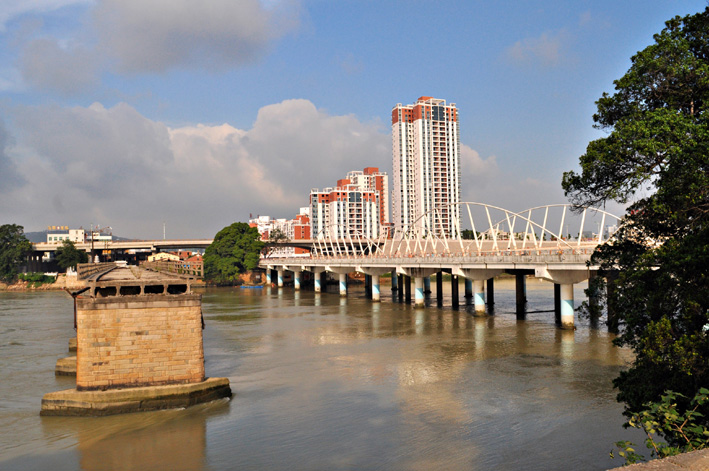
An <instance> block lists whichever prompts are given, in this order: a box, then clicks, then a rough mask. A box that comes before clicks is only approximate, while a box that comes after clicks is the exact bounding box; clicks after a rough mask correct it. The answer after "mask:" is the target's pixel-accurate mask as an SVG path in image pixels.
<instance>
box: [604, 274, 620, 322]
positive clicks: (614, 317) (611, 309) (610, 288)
mask: <svg viewBox="0 0 709 471" xmlns="http://www.w3.org/2000/svg"><path fill="white" fill-rule="evenodd" d="M617 278H618V274H617V273H609V274H608V276H607V277H606V296H608V297H607V299H608V318H607V320H606V325H607V326H608V330H609V331H610V332H618V312H617V311H616V307H615V303H614V302H613V297H614V296H615V281H616V279H617Z"/></svg>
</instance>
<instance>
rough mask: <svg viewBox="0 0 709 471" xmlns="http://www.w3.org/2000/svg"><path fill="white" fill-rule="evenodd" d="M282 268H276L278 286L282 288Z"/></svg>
mask: <svg viewBox="0 0 709 471" xmlns="http://www.w3.org/2000/svg"><path fill="white" fill-rule="evenodd" d="M284 271H285V270H284V269H283V268H279V269H278V287H279V288H283V273H284Z"/></svg>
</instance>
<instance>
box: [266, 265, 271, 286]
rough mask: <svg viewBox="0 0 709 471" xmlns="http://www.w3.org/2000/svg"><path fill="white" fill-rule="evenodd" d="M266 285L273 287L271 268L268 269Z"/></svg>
mask: <svg viewBox="0 0 709 471" xmlns="http://www.w3.org/2000/svg"><path fill="white" fill-rule="evenodd" d="M266 284H267V285H268V286H271V269H270V268H267V269H266Z"/></svg>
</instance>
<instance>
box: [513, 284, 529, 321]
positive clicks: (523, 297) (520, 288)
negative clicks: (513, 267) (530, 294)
mask: <svg viewBox="0 0 709 471" xmlns="http://www.w3.org/2000/svg"><path fill="white" fill-rule="evenodd" d="M515 278H516V283H515V288H516V289H515V291H516V293H517V303H516V304H517V318H518V319H520V318H521V319H524V314H525V304H526V303H527V279H526V277H525V276H524V275H522V274H519V273H518V274H517V275H515Z"/></svg>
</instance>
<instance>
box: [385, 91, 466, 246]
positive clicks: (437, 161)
mask: <svg viewBox="0 0 709 471" xmlns="http://www.w3.org/2000/svg"><path fill="white" fill-rule="evenodd" d="M391 128H392V154H393V164H394V176H393V178H394V191H393V197H392V200H393V222H394V227H395V228H396V229H399V230H403V231H407V230H410V229H416V230H418V231H420V232H421V233H426V232H434V233H436V234H440V233H441V232H442V233H443V234H445V235H446V236H449V237H455V236H457V235H458V230H459V228H460V208H459V205H457V204H456V203H459V202H460V138H459V130H458V109H457V108H456V106H455V103H450V104H446V101H445V100H441V99H437V98H432V97H428V96H422V97H420V98H419V99H418V100H416V103H414V104H413V105H406V106H403V105H402V104H401V103H398V104H397V105H396V106H395V107H394V108H393V109H392V112H391ZM424 215H426V216H425V217H424Z"/></svg>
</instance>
